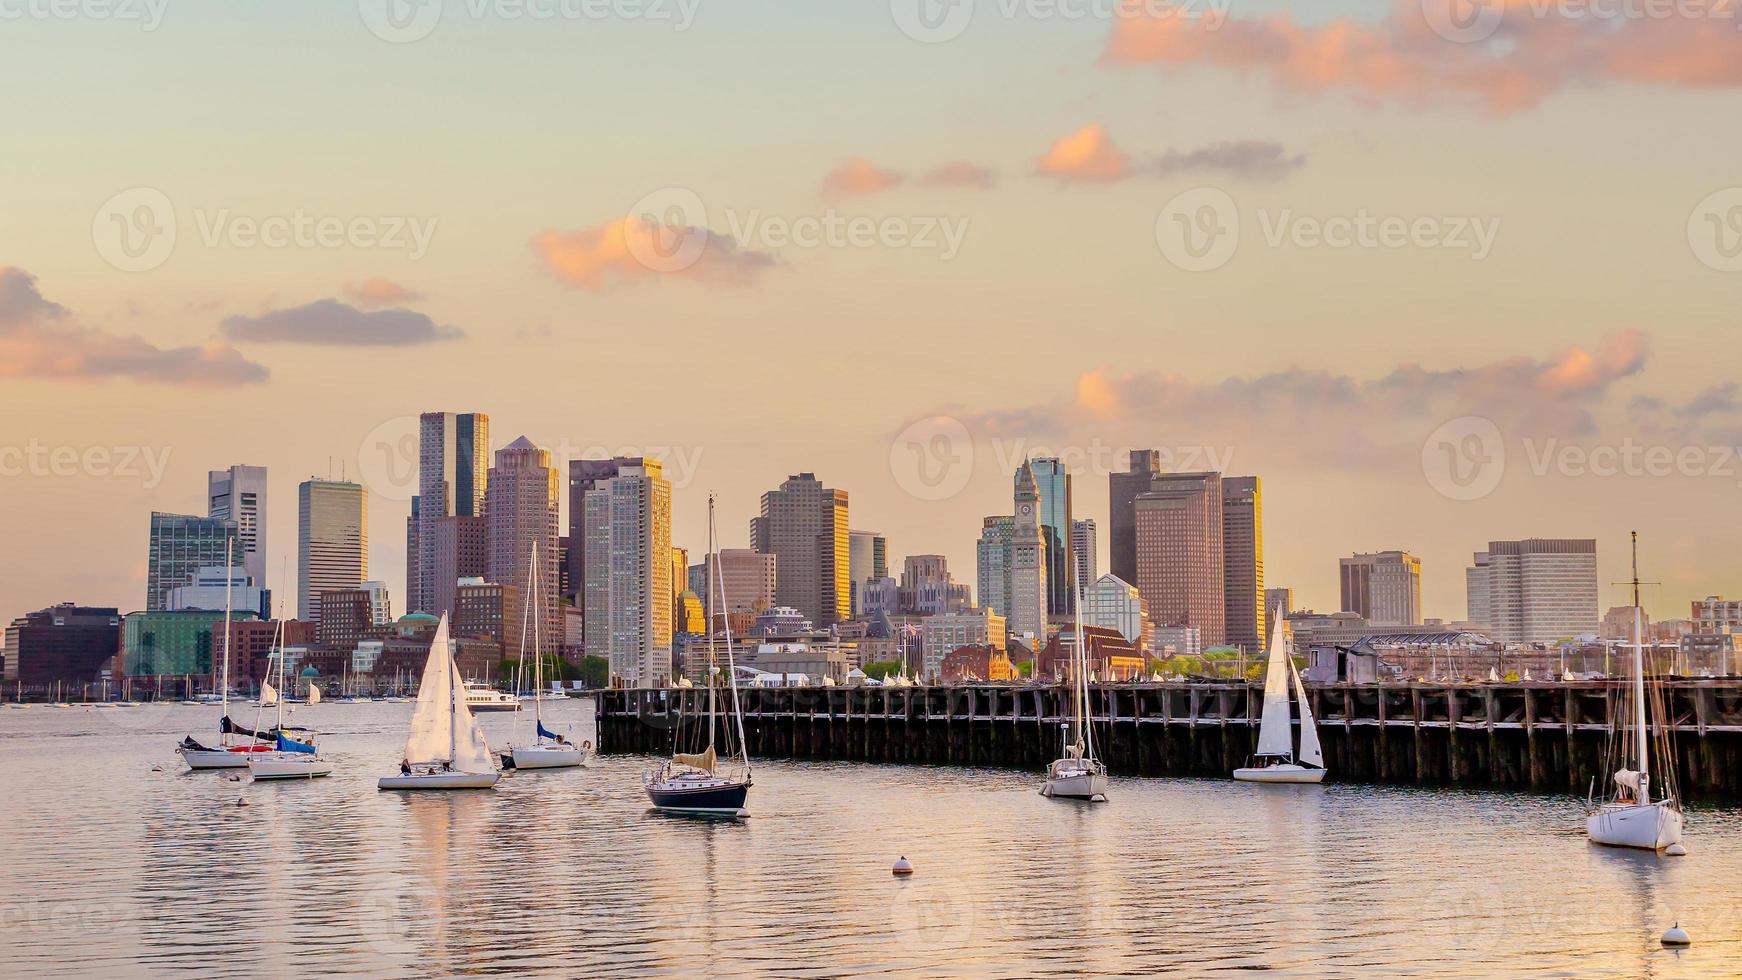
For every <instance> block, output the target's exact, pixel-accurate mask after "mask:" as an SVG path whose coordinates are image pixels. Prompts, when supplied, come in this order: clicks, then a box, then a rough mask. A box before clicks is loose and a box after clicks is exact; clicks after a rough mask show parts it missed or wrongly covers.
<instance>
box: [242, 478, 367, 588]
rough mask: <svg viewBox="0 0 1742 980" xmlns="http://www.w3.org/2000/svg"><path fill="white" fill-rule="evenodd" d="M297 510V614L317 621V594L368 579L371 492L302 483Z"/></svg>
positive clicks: (353, 485) (351, 485) (347, 485)
mask: <svg viewBox="0 0 1742 980" xmlns="http://www.w3.org/2000/svg"><path fill="white" fill-rule="evenodd" d="M296 511H297V533H296V576H297V583H296V587H297V602H296V609H297V613H296V614H297V618H298V619H302V620H307V621H309V622H318V621H319V620H320V618H321V600H320V597H321V593H323V592H326V591H328V590H330V589H355V588H358V587H360V586H361V585H362V584H363V580H364V579H366V578H368V577H369V494H368V493H367V492H366V491H364V489H363V487H362V485H361V484H356V483H345V482H340V481H335V480H305V481H304V482H303V483H302V484H301V485H300V486H298V487H297V489H296ZM255 581H256V582H259V581H260V580H259V579H255Z"/></svg>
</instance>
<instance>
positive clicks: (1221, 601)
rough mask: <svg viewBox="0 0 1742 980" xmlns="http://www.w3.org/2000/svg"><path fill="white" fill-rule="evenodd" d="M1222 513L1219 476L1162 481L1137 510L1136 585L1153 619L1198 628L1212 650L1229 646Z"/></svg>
mask: <svg viewBox="0 0 1742 980" xmlns="http://www.w3.org/2000/svg"><path fill="white" fill-rule="evenodd" d="M1222 509H1223V503H1222V477H1221V475H1220V474H1218V473H1168V474H1162V475H1158V476H1156V477H1154V478H1153V479H1152V480H1151V482H1150V488H1149V489H1148V490H1146V491H1145V492H1143V493H1142V494H1140V495H1139V496H1138V497H1137V498H1136V500H1135V501H1134V504H1133V510H1134V512H1135V526H1136V545H1137V582H1136V585H1137V591H1138V592H1139V593H1140V594H1141V595H1142V596H1143V601H1144V602H1145V603H1146V604H1147V605H1148V606H1149V618H1150V619H1151V620H1152V621H1153V622H1154V623H1155V624H1156V625H1157V626H1195V627H1197V629H1198V632H1199V635H1200V636H1201V637H1202V639H1203V642H1204V644H1205V645H1206V646H1211V647H1214V646H1220V645H1222V644H1224V643H1226V642H1227V626H1226V623H1227V613H1228V609H1227V590H1226V588H1225V578H1224V577H1225V575H1226V574H1227V566H1226V564H1225V562H1224V559H1223V553H1222V527H1223V521H1222ZM1115 574H1117V573H1115Z"/></svg>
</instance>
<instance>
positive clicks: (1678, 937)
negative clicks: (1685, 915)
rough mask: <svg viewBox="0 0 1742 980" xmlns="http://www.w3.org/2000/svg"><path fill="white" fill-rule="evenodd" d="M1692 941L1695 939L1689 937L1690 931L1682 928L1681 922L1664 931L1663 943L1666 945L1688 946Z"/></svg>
mask: <svg viewBox="0 0 1742 980" xmlns="http://www.w3.org/2000/svg"><path fill="white" fill-rule="evenodd" d="M1692 943H1693V940H1692V939H1690V938H1688V931H1687V930H1686V929H1683V928H1682V924H1681V923H1680V922H1677V923H1676V924H1675V925H1673V926H1670V927H1669V928H1668V929H1667V930H1665V931H1664V934H1663V944H1664V945H1665V946H1687V945H1691V944H1692Z"/></svg>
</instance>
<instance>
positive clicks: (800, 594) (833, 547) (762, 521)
mask: <svg viewBox="0 0 1742 980" xmlns="http://www.w3.org/2000/svg"><path fill="white" fill-rule="evenodd" d="M750 543H751V546H752V547H754V548H755V549H756V550H757V551H759V552H761V553H763V554H765V555H773V556H775V559H776V567H775V592H776V600H777V601H778V602H779V603H780V604H781V605H783V606H792V607H793V608H795V609H797V610H799V611H800V612H802V613H804V614H805V616H806V617H808V618H809V619H810V620H811V621H812V622H814V623H816V624H817V625H818V626H824V627H826V626H832V625H834V624H835V623H838V622H841V621H842V620H846V619H850V618H852V612H853V610H852V599H853V596H852V587H851V581H850V576H851V574H852V571H851V568H850V565H851V563H852V555H851V551H850V548H849V537H848V528H847V491H845V490H832V489H829V488H827V487H824V486H823V485H822V483H821V482H820V481H819V480H818V479H817V478H816V475H815V474H814V473H799V474H796V475H794V476H791V477H788V478H787V480H786V482H784V483H782V484H781V485H780V488H779V489H777V490H770V491H768V492H767V493H764V494H763V495H762V513H761V515H760V516H758V517H755V518H753V519H751V521H750Z"/></svg>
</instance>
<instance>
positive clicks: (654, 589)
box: [582, 459, 672, 687]
mask: <svg viewBox="0 0 1742 980" xmlns="http://www.w3.org/2000/svg"><path fill="white" fill-rule="evenodd" d="M582 524H583V528H584V532H585V536H586V556H587V557H586V561H587V566H586V569H585V575H584V578H585V583H586V584H585V587H584V593H585V595H584V597H583V598H584V600H585V602H586V607H585V616H584V622H585V624H586V625H585V629H586V643H587V652H588V653H589V654H596V655H600V656H605V657H607V658H608V659H609V660H610V664H611V675H612V676H613V677H616V678H620V679H621V680H622V681H623V682H624V683H626V684H629V685H630V686H633V687H652V686H660V685H663V684H665V683H666V681H668V680H669V679H670V678H671V669H672V665H671V631H672V581H671V576H672V562H671V484H670V483H668V482H666V480H665V475H664V471H663V468H662V467H661V465H660V463H659V461H657V460H653V459H643V460H640V461H638V462H637V463H635V464H632V465H623V466H621V467H619V468H618V472H617V475H615V476H612V477H608V478H606V479H602V480H599V481H598V482H597V483H596V484H595V485H594V486H593V488H592V489H590V490H588V491H586V494H585V495H584V497H583V499H582Z"/></svg>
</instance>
